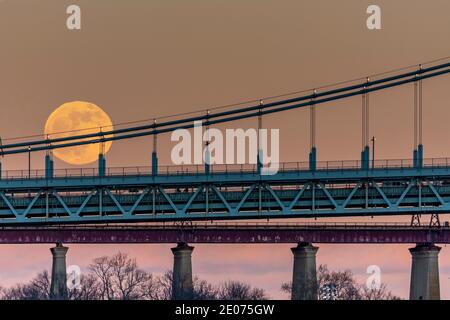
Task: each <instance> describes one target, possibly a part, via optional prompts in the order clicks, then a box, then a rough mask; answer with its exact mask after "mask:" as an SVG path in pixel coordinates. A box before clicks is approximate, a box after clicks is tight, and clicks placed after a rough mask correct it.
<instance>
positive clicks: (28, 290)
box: [2, 271, 50, 300]
mask: <svg viewBox="0 0 450 320" xmlns="http://www.w3.org/2000/svg"><path fill="white" fill-rule="evenodd" d="M49 296H50V277H49V275H48V271H43V272H41V273H39V274H38V275H37V276H36V277H35V278H33V279H32V280H31V281H30V282H29V283H27V284H17V285H15V286H13V287H11V288H9V289H3V294H2V299H3V300H47V299H48V298H49Z"/></svg>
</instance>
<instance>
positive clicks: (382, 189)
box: [0, 166, 450, 226]
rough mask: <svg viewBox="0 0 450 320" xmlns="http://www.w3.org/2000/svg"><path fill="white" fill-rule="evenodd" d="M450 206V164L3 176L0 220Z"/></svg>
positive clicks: (333, 213) (415, 210) (247, 215)
mask: <svg viewBox="0 0 450 320" xmlns="http://www.w3.org/2000/svg"><path fill="white" fill-rule="evenodd" d="M448 212H450V166H448V167H447V166H432V167H426V168H418V169H417V168H379V169H372V170H361V169H345V168H342V169H328V170H326V169H323V170H317V171H308V170H296V169H286V170H281V171H280V172H279V173H278V174H276V175H272V176H262V175H260V174H259V173H258V172H256V171H240V172H212V173H210V174H201V173H199V174H192V173H179V174H168V175H158V176H152V175H151V174H141V175H120V176H114V175H111V176H108V175H106V176H103V177H102V176H83V177H82V176H79V177H74V176H72V177H55V178H52V179H45V178H32V179H10V180H2V181H0V224H23V223H26V224H29V223H89V222H93V223H99V222H132V221H135V222H137V221H139V222H140V221H142V222H144V221H192V220H219V219H229V220H235V219H252V218H271V219H272V218H289V217H292V218H293V217H343V216H356V215H359V216H361V215H368V216H376V215H413V217H414V216H417V217H419V216H420V215H422V214H431V215H432V219H431V220H430V225H431V226H439V225H440V222H439V219H438V216H437V215H438V214H439V213H448ZM417 222H419V220H417Z"/></svg>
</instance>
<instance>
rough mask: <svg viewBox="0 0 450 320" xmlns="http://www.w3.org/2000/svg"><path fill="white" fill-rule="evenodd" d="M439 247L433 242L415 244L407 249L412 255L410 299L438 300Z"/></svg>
mask: <svg viewBox="0 0 450 320" xmlns="http://www.w3.org/2000/svg"><path fill="white" fill-rule="evenodd" d="M440 250H441V248H440V247H438V246H435V245H434V244H431V243H427V244H417V245H416V246H415V247H414V248H411V249H409V251H410V252H411V255H412V266H411V283H410V291H409V299H410V300H439V299H440V288H439V264H438V255H439V251H440Z"/></svg>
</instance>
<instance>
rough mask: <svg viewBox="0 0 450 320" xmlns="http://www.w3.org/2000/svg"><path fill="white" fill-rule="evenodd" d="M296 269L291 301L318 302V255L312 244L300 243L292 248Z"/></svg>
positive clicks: (294, 269)
mask: <svg viewBox="0 0 450 320" xmlns="http://www.w3.org/2000/svg"><path fill="white" fill-rule="evenodd" d="M291 250H292V253H293V254H294V268H293V273H292V295H291V300H317V290H318V289H317V272H316V253H317V250H319V248H317V247H314V246H312V245H311V243H299V244H298V245H297V247H295V248H292V249H291Z"/></svg>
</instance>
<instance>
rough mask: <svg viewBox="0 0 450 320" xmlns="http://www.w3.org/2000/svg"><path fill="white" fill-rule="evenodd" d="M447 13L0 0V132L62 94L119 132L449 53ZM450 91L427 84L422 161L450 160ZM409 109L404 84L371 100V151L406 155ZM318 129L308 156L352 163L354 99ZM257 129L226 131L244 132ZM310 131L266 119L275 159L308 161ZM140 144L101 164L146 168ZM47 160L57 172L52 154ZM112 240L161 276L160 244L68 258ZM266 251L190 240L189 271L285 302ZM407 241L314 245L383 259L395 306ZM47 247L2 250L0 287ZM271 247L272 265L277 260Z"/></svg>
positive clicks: (28, 271) (349, 261) (217, 2)
mask: <svg viewBox="0 0 450 320" xmlns="http://www.w3.org/2000/svg"><path fill="white" fill-rule="evenodd" d="M69 4H78V5H80V6H81V10H82V30H81V31H68V30H67V29H66V27H65V19H66V17H67V15H66V14H65V10H66V7H67V6H68V5H69ZM369 4H378V5H380V6H381V10H382V28H383V29H382V30H380V31H369V30H368V29H367V28H366V25H365V20H366V13H365V11H366V8H367V6H368V5H369ZM449 12H450V2H449V1H448V0H432V1H420V0H414V1H413V0H397V1H382V0H378V1H362V0H345V1H344V0H342V1H331V0H328V1H324V0H310V1H299V0H282V1H274V0H243V1H229V0H214V1H212V0H190V1H184V0H173V1H162V0H161V1H138V0H130V1H124V0H122V1H118V0H97V1H87V0H84V1H83V0H71V1H65V0H64V1H63V0H41V1H39V2H36V1H33V0H20V1H13V0H4V1H0V39H1V43H2V50H0V93H1V94H0V106H1V107H0V110H1V117H0V136H1V137H2V138H8V137H17V136H23V135H29V134H37V133H38V134H39V133H42V132H43V128H44V125H45V121H46V119H47V117H48V116H49V115H50V113H51V112H52V111H53V110H54V109H55V108H56V107H58V106H59V105H61V104H63V103H65V102H67V101H72V100H83V101H91V102H93V103H95V104H97V105H99V106H100V107H102V108H103V109H104V110H105V111H106V112H107V113H108V114H109V115H110V117H111V119H112V120H113V122H115V123H120V122H127V121H133V120H139V119H143V118H152V117H154V116H160V115H166V114H174V113H180V112H187V111H193V110H198V109H204V108H208V107H212V106H218V105H223V104H229V103H234V102H239V101H242V100H248V99H258V98H261V97H265V96H272V95H277V94H281V93H286V92H292V91H296V90H302V89H308V88H313V87H317V86H320V85H323V84H328V83H333V82H338V81H342V80H348V79H353V78H359V77H364V76H366V75H369V74H374V73H379V72H383V71H386V70H390V69H395V68H398V67H402V66H408V65H413V64H418V63H420V62H423V61H428V60H432V59H435V58H440V57H446V56H449V55H450V43H449V42H448V41H447V40H448V39H449V36H450V19H448V13H449ZM449 85H450V77H448V76H447V77H443V78H439V79H432V80H427V81H426V82H425V83H424V152H425V157H446V156H450V153H449V151H448V150H450V130H449V129H448V119H449V118H450V109H449V108H448V106H449V93H448V86H449ZM412 101H413V95H412V86H406V87H402V88H396V89H390V90H388V91H386V92H383V93H380V94H373V95H371V111H370V112H371V113H370V115H371V118H370V119H371V123H370V128H371V132H370V135H371V136H372V135H375V136H376V137H377V158H411V150H412V147H413V135H412V132H413V126H412V123H413V113H412V110H413V109H412V107H413V105H412ZM317 120H318V131H317V147H318V158H319V160H338V159H339V160H340V159H357V158H359V152H360V141H361V138H360V98H359V97H357V98H352V99H350V100H347V101H341V102H337V103H333V104H327V105H323V106H321V107H320V108H318V111H317ZM255 121H256V120H245V121H242V123H237V124H235V125H236V126H241V127H246V126H250V125H253V126H254V125H255V124H256V122H255ZM308 122H309V119H308V112H307V110H296V111H291V112H288V113H284V114H277V115H273V116H270V118H268V119H265V120H264V125H265V126H266V127H272V128H280V136H281V145H280V151H281V160H282V161H304V160H306V159H307V152H308V148H309V137H308V132H309V129H308ZM159 145H160V146H161V147H160V154H159V157H160V162H161V164H170V147H171V144H170V143H169V138H168V137H163V138H161V142H160V144H159ZM150 147H151V138H140V139H137V140H134V141H127V142H115V143H114V144H113V146H112V148H111V151H110V153H109V154H108V157H107V161H108V165H111V166H129V165H148V164H149V163H150V152H151V149H150ZM26 161H27V158H26V156H23V155H21V156H13V157H8V158H6V159H4V160H3V161H2V162H3V167H4V168H5V169H22V168H26V166H27V164H26ZM55 166H56V168H61V167H66V166H67V165H65V164H63V163H61V162H59V161H57V162H56V163H55ZM42 167H43V155H42V154H34V155H33V168H42ZM385 219H386V218H381V220H385ZM395 219H398V218H395ZM117 247H120V248H122V249H123V250H124V251H127V252H129V253H130V254H131V255H134V256H137V257H138V261H139V262H141V264H142V265H143V266H144V267H146V268H148V269H149V270H154V271H155V272H162V271H164V270H166V269H168V268H170V267H171V256H170V254H171V253H170V251H169V249H168V247H169V246H163V245H161V246H154V245H153V246H114V247H112V246H111V247H109V246H102V247H100V246H71V249H70V251H69V258H68V259H69V263H73V264H80V265H81V266H85V265H86V264H87V263H88V262H89V260H90V259H91V258H93V257H95V256H98V255H101V254H104V253H105V252H111V253H112V252H114V251H116V250H117ZM269 247H275V246H256V247H255V248H252V247H250V246H197V248H196V251H195V254H194V273H197V274H198V275H199V276H201V277H204V278H206V279H209V280H211V281H214V282H217V281H221V280H225V279H227V278H231V277H233V278H236V279H243V280H244V279H245V280H249V281H251V282H252V283H253V284H255V285H258V286H261V287H263V288H265V289H267V290H268V291H269V294H270V295H272V296H273V297H281V296H282V295H280V292H279V285H280V283H281V282H282V281H286V280H289V279H290V272H291V268H292V261H291V258H292V257H291V253H290V251H289V250H288V248H289V246H277V247H280V250H271V248H269ZM281 247H283V248H284V249H281ZM407 247H408V246H342V245H339V246H338V245H336V246H330V245H328V246H321V248H320V250H319V255H318V262H319V263H327V264H328V265H329V266H330V267H331V268H335V269H337V268H340V269H341V268H351V269H352V270H353V271H354V272H355V273H357V274H358V275H359V276H361V277H363V276H364V272H365V268H366V267H367V266H368V265H371V264H378V265H380V266H381V269H382V272H383V274H382V277H383V281H386V282H387V283H388V285H389V287H390V288H391V289H393V290H394V293H397V294H400V295H402V296H403V297H406V296H407V292H408V286H409V268H410V260H409V253H408V251H407V250H406V249H407ZM48 248H49V246H27V247H25V246H2V247H0V255H1V256H2V257H3V259H2V261H3V262H2V263H0V284H10V283H12V282H15V281H17V280H25V279H29V278H30V277H31V276H32V275H33V274H35V273H36V272H38V271H40V270H41V269H43V268H48V267H49V266H50V253H49V252H48ZM223 252H225V253H226V254H224V253H223ZM274 252H275V254H277V255H279V259H273V254H274ZM449 255H450V253H448V252H447V250H446V249H445V248H444V249H443V250H442V252H441V255H440V257H441V259H440V263H441V287H442V296H443V297H444V298H450V289H449V288H448V287H449V273H450V256H449ZM5 261H8V262H9V263H8V264H6V263H5ZM361 279H363V278H361Z"/></svg>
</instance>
